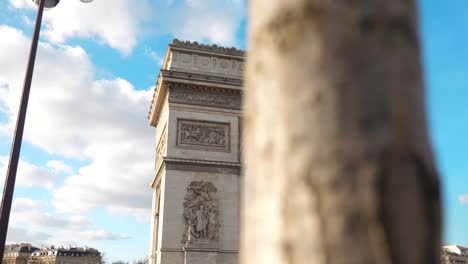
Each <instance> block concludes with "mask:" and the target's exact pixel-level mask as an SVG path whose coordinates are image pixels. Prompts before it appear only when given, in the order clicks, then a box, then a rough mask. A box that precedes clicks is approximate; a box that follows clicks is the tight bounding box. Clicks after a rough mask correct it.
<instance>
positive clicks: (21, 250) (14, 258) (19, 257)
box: [3, 243, 39, 264]
mask: <svg viewBox="0 0 468 264" xmlns="http://www.w3.org/2000/svg"><path fill="white" fill-rule="evenodd" d="M36 250H39V248H37V247H33V246H31V244H26V243H23V244H13V245H6V246H5V252H4V255H3V263H4V264H26V263H27V262H28V259H29V257H30V256H31V253H32V252H34V251H36Z"/></svg>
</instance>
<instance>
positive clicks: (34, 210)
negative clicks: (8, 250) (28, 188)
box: [8, 198, 130, 244]
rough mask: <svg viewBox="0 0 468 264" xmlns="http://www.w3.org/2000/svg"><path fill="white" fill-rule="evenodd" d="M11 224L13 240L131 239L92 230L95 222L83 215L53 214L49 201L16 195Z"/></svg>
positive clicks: (126, 236)
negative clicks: (50, 210) (49, 207)
mask: <svg viewBox="0 0 468 264" xmlns="http://www.w3.org/2000/svg"><path fill="white" fill-rule="evenodd" d="M10 223H11V225H12V226H11V227H10V229H9V232H8V240H9V241H14V242H24V241H28V239H30V240H32V241H34V242H36V243H42V244H60V243H59V242H63V241H62V240H63V238H72V239H73V241H75V243H76V242H83V243H84V241H98V240H120V239H128V238H130V237H129V236H128V235H127V234H115V233H111V232H108V231H105V230H102V229H93V228H94V224H93V223H92V222H91V221H90V220H89V219H88V218H86V217H84V216H81V215H69V214H51V213H50V212H49V211H48V204H47V203H46V202H44V201H37V200H32V199H29V198H16V199H15V200H14V201H13V207H12V213H11V220H10ZM30 230H41V231H42V232H32V231H30ZM10 233H11V234H10ZM84 244H86V243H84Z"/></svg>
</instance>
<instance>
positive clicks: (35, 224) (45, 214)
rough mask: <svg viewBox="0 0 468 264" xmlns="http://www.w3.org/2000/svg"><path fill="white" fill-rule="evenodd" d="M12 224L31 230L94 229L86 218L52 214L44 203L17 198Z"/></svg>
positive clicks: (14, 203)
mask: <svg viewBox="0 0 468 264" xmlns="http://www.w3.org/2000/svg"><path fill="white" fill-rule="evenodd" d="M10 222H11V223H13V224H14V225H16V226H18V225H22V226H28V227H30V228H31V229H41V230H42V229H44V228H59V229H62V228H63V229H67V230H75V231H76V230H82V229H84V228H89V227H92V225H93V224H92V222H91V221H90V220H89V219H87V218H86V217H84V216H79V215H58V214H51V213H50V212H49V210H48V204H47V203H46V202H44V201H38V200H33V199H29V198H16V199H15V200H14V201H13V206H12V210H11V221H10Z"/></svg>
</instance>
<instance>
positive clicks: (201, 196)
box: [182, 181, 219, 244]
mask: <svg viewBox="0 0 468 264" xmlns="http://www.w3.org/2000/svg"><path fill="white" fill-rule="evenodd" d="M216 191H217V189H216V187H214V185H213V184H212V183H211V182H204V181H193V182H191V183H190V184H189V186H188V188H187V194H186V196H185V199H184V213H183V216H184V219H185V224H186V227H185V232H184V234H183V239H182V242H183V243H185V244H190V243H192V242H197V241H198V240H200V239H208V240H215V239H217V238H218V227H219V223H218V201H217V199H216V197H215V193H216Z"/></svg>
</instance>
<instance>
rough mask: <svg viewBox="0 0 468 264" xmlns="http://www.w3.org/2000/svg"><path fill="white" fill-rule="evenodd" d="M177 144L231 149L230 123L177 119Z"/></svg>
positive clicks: (213, 148)
mask: <svg viewBox="0 0 468 264" xmlns="http://www.w3.org/2000/svg"><path fill="white" fill-rule="evenodd" d="M177 146H178V147H187V148H196V149H203V150H215V151H230V125H229V123H218V122H208V121H196V120H185V119H178V120H177Z"/></svg>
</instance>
